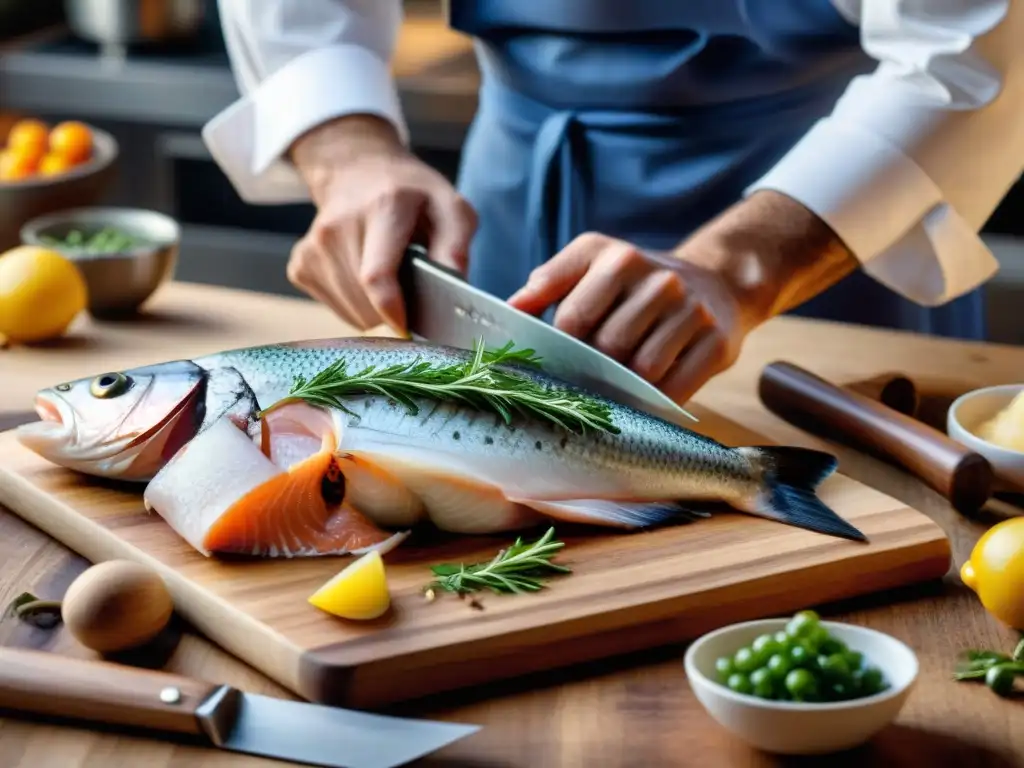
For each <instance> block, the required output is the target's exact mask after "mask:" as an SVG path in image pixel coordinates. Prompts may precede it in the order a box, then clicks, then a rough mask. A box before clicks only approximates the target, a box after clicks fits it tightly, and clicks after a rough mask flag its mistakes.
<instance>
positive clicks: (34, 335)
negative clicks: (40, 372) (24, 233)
mask: <svg viewBox="0 0 1024 768" xmlns="http://www.w3.org/2000/svg"><path fill="white" fill-rule="evenodd" d="M87 300H88V288H87V287H86V283H85V279H84V278H83V277H82V273H81V272H80V271H79V270H78V267H76V266H75V265H74V264H73V263H72V262H71V261H70V260H69V259H67V258H65V257H64V256H62V255H61V254H59V253H57V252H56V251H51V250H49V249H47V248H39V247H36V246H32V245H23V246H20V247H18V248H13V249H11V250H9V251H7V252H6V253H3V254H0V335H2V336H6V337H7V338H8V339H9V340H10V341H12V342H28V343H31V342H36V341H45V340H47V339H52V338H55V337H57V336H61V335H63V334H64V332H65V331H66V330H67V328H68V326H69V325H71V321H72V320H74V319H75V317H77V316H78V314H79V313H80V312H81V311H82V310H83V309H85V306H86V303H87Z"/></svg>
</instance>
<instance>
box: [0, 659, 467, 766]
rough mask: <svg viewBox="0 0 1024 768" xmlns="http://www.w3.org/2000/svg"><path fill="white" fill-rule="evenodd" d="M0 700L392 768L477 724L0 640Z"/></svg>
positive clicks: (320, 761) (303, 758)
mask: <svg viewBox="0 0 1024 768" xmlns="http://www.w3.org/2000/svg"><path fill="white" fill-rule="evenodd" d="M0 709H4V710H8V711H10V712H13V713H32V714H36V715H43V716H50V717H60V718H67V719H71V720H77V721H83V722H93V723H103V724H106V725H113V726H122V727H135V728H145V729H149V730H153V731H158V732H163V733H167V734H178V735H186V736H192V737H200V738H201V740H202V741H203V742H205V743H206V744H207V745H208V746H211V747H218V748H221V749H225V750H228V751H232V752H241V753H245V754H249V755H258V756H260V757H269V758H274V759H278V760H289V761H292V762H296V763H304V764H308V765H319V766H327V768H392V767H393V766H398V765H404V764H406V763H408V762H411V761H412V760H415V759H417V758H420V757H423V756H424V755H426V754H429V753H431V752H434V751H436V750H438V749H440V748H442V747H445V746H447V745H449V744H451V743H452V742H455V741H457V740H459V739H461V738H463V737H465V736H468V735H470V734H472V733H475V732H476V731H478V730H479V726H475V725H463V724H459V723H447V722H437V721H429V720H413V719H407V718H399V717H389V716H384V715H376V714H372V713H367V712H358V711H354V710H346V709H340V708H336V707H327V706H323V705H320V704H311V703H308V702H301V701H288V700H286V699H278V698H274V697H271V696H262V695H259V694H254V693H248V692H245V691H242V690H239V689H237V688H233V687H231V686H229V685H218V684H214V683H209V682H205V681H202V680H196V679H193V678H189V677H182V676H180V675H174V674H170V673H168V672H161V671H153V670H148V669H139V668H136V667H129V666H125V665H122V664H115V663H112V662H108V661H88V660H85V659H75V658H70V657H67V656H59V655H57V654H54V653H47V652H44V651H29V650H23V649H15V648H0Z"/></svg>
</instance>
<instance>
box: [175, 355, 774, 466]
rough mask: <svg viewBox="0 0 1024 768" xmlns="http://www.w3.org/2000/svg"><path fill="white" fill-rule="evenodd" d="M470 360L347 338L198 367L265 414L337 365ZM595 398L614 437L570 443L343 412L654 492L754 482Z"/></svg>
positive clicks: (454, 413) (701, 446)
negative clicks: (215, 373) (228, 382)
mask: <svg viewBox="0 0 1024 768" xmlns="http://www.w3.org/2000/svg"><path fill="white" fill-rule="evenodd" d="M470 354H471V353H469V352H467V351H465V350H457V349H451V348H448V347H441V346H431V345H425V344H420V343H417V342H410V341H404V340H396V339H377V338H353V339H332V340H328V341H322V342H307V343H298V344H295V345H269V346H263V347H251V348H247V349H240V350H233V351H228V352H223V353H219V354H215V355H210V356H207V357H204V358H201V359H197V360H195V362H196V364H198V365H200V366H202V367H204V368H207V369H215V368H218V367H231V368H234V369H236V370H237V371H238V372H239V373H240V374H241V375H242V376H243V377H244V378H245V380H246V381H247V382H248V383H249V386H250V387H251V388H252V390H253V391H254V393H255V395H256V398H257V400H258V402H259V405H260V406H261V407H266V406H267V405H269V404H270V403H272V402H274V401H276V400H278V399H280V398H283V397H286V396H287V395H288V392H289V390H290V389H291V387H292V385H293V383H294V380H295V378H296V377H297V376H302V377H304V378H306V379H309V378H311V377H313V376H315V375H316V374H317V373H319V372H320V371H321V370H323V369H324V368H326V367H327V366H329V365H331V364H332V363H334V362H336V361H337V360H338V359H340V358H344V359H345V360H346V361H347V363H346V369H347V371H348V372H349V373H356V372H358V371H361V370H363V369H364V368H366V367H369V366H379V367H386V366H391V365H395V364H398V363H406V362H410V361H411V360H413V359H415V358H417V357H418V358H420V359H422V360H425V361H428V362H433V363H437V364H440V365H451V364H456V363H461V362H464V361H465V360H466V359H467V358H468V357H469V356H470ZM520 370H521V371H522V373H524V374H525V375H527V376H529V377H530V378H533V379H535V380H537V381H539V382H541V383H546V384H550V383H552V382H555V380H554V379H552V378H550V377H548V376H546V375H544V374H543V373H542V372H537V371H535V370H533V369H520ZM559 383H561V382H559ZM563 386H564V385H563ZM595 397H596V398H597V399H599V400H602V401H603V402H605V403H606V404H607V405H608V406H609V407H610V408H611V411H612V421H613V423H614V424H615V425H616V426H617V427H618V428H619V430H620V433H619V434H617V435H613V434H608V433H597V432H590V433H588V434H586V435H582V436H580V435H567V434H566V433H565V432H564V431H563V430H561V429H560V428H557V427H556V426H554V425H551V424H549V423H548V422H545V421H542V420H539V419H532V418H530V419H527V418H522V417H516V418H515V419H514V420H513V423H512V425H511V426H507V425H505V423H504V421H503V420H501V419H500V418H499V417H497V416H496V415H494V414H490V413H480V412H477V411H475V410H473V409H470V408H463V407H459V406H453V405H447V404H446V405H441V404H438V403H436V402H433V401H426V400H424V401H421V402H419V403H418V405H419V408H420V410H419V414H417V415H411V414H410V413H409V412H408V409H406V408H405V406H402V405H400V404H396V403H392V402H390V401H388V400H387V399H386V398H383V397H376V396H363V397H357V398H352V400H351V401H346V407H347V408H348V409H349V410H352V411H353V412H355V413H356V414H357V415H358V416H359V417H360V418H359V423H360V424H361V425H368V424H370V423H372V425H373V429H375V430H378V431H380V432H386V433H389V434H392V435H403V436H408V437H410V438H414V439H415V440H416V441H419V442H421V444H422V441H434V442H437V443H438V444H443V445H445V446H449V447H450V446H451V444H452V441H462V442H463V445H462V446H461V448H462V450H472V451H474V452H483V453H487V454H493V455H494V456H496V457H499V458H500V457H506V458H512V457H513V456H518V457H524V456H527V455H529V456H536V455H537V454H541V455H543V456H545V457H552V456H556V457H557V458H558V460H559V462H560V463H561V465H562V466H564V463H566V462H568V463H569V464H575V465H578V466H579V467H580V468H581V469H583V468H584V467H585V468H587V470H588V471H591V472H593V471H594V470H606V471H611V472H626V473H628V474H630V475H635V476H636V480H637V481H640V480H641V479H643V481H644V482H654V483H656V484H661V483H666V482H669V478H670V477H671V476H675V478H676V485H677V484H678V478H679V476H680V475H689V476H691V477H694V478H696V477H700V478H703V482H705V483H706V482H712V483H715V480H714V479H715V478H717V483H726V484H730V485H731V484H735V483H737V482H739V483H742V484H745V483H749V482H751V481H752V480H753V479H754V472H755V470H754V469H753V467H752V465H751V463H750V460H749V459H748V458H747V457H746V456H744V455H743V454H742V453H739V452H737V451H735V450H733V449H732V448H729V447H727V446H724V445H722V444H720V443H718V442H716V441H714V440H711V439H709V438H707V437H705V436H704V435H701V434H699V433H696V432H693V431H691V430H688V429H685V428H683V427H681V426H678V425H675V424H670V423H668V422H665V421H663V420H661V419H658V418H657V417H654V416H651V415H649V414H646V413H642V412H640V411H636V410H634V409H631V408H628V407H626V406H621V405H618V404H616V403H612V402H610V401H608V400H605V399H604V398H600V397H598V396H596V395H595ZM353 426H358V425H353ZM510 454H511V455H510ZM717 483H715V484H717Z"/></svg>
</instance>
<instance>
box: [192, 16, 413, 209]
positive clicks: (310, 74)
mask: <svg viewBox="0 0 1024 768" xmlns="http://www.w3.org/2000/svg"><path fill="white" fill-rule="evenodd" d="M218 9H219V11H220V16H221V25H222V28H223V31H224V40H225V44H226V47H227V51H228V56H229V58H230V60H231V68H232V71H233V72H234V76H235V80H236V82H237V84H238V89H239V91H240V93H241V98H239V99H238V100H237V101H236V102H234V103H233V104H231V105H230V106H228V107H227V108H226V109H225V110H224V111H222V112H221V113H219V114H218V115H216V116H215V117H214V118H213V119H212V120H211V121H210V122H209V123H207V124H206V125H205V126H204V127H203V132H202V133H203V140H204V142H205V144H206V146H207V147H208V148H209V150H210V153H211V155H212V156H213V159H214V160H215V161H216V162H217V164H218V165H219V166H220V168H221V169H222V170H223V171H224V173H225V174H226V175H227V177H228V179H229V180H230V181H231V183H232V185H233V186H234V188H235V189H236V190H237V192H238V193H239V195H240V196H241V197H242V199H243V200H246V201H247V202H250V203H287V202H298V201H302V200H308V199H309V192H308V190H307V188H306V186H305V184H304V183H303V181H302V178H301V177H300V176H299V174H298V173H297V172H296V170H295V168H294V166H293V165H292V164H291V163H290V162H289V161H288V159H287V158H286V156H285V155H286V153H287V151H288V148H289V147H290V146H291V144H292V143H293V142H294V141H295V140H296V139H297V138H299V137H300V136H301V135H302V134H304V133H305V132H306V131H308V130H309V129H311V128H313V127H315V126H317V125H319V124H321V123H323V122H325V121H327V120H331V119H334V118H336V117H340V116H342V115H346V114H372V115H377V116H379V117H382V118H384V119H386V120H389V121H390V122H391V123H392V124H393V125H394V126H395V127H396V129H397V130H398V132H399V135H400V136H401V137H402V140H403V141H408V129H407V126H406V124H405V121H404V119H403V116H402V111H401V106H400V104H399V99H398V93H397V89H396V87H395V83H394V80H393V78H392V76H391V64H390V62H391V57H392V54H393V52H394V48H395V41H396V39H397V36H398V31H399V29H400V27H401V22H402V4H401V0H220V1H219V5H218Z"/></svg>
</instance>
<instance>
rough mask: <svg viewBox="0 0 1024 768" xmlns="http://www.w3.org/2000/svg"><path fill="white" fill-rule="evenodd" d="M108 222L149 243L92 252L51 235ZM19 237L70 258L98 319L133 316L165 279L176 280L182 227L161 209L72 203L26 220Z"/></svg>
mask: <svg viewBox="0 0 1024 768" xmlns="http://www.w3.org/2000/svg"><path fill="white" fill-rule="evenodd" d="M104 227H115V228H117V229H118V230H120V231H122V232H125V233H127V234H130V235H133V236H134V237H137V238H140V239H144V240H146V241H148V242H147V244H146V245H143V246H138V247H135V248H133V249H131V250H130V251H122V252H112V253H88V252H84V251H82V250H80V249H76V248H74V247H65V246H61V245H58V246H55V245H54V244H53V243H52V242H51V241H50V240H49V238H57V239H60V240H63V239H64V238H66V237H67V236H68V234H69V233H70V232H71V231H72V230H76V229H77V230H80V231H86V232H95V231H98V230H101V229H103V228H104ZM21 241H22V243H24V244H26V245H38V246H41V247H43V248H52V249H54V250H56V251H58V252H60V253H62V254H64V255H65V256H67V257H68V258H69V259H71V260H72V261H73V262H74V263H75V264H76V265H77V266H78V268H79V269H80V270H81V272H82V275H83V276H84V277H85V282H86V285H87V286H88V290H89V303H88V311H89V314H91V315H92V316H93V317H95V318H98V319H115V318H121V317H124V316H130V315H134V314H135V313H136V312H138V310H139V309H140V308H141V307H142V305H143V304H144V303H145V302H146V301H147V300H149V298H150V297H151V296H152V295H153V294H154V293H156V290H157V289H158V288H159V287H160V286H161V285H162V284H163V283H165V282H167V281H169V280H171V279H173V277H174V272H175V269H176V268H177V265H178V249H179V247H180V244H181V227H179V226H178V223H177V222H176V221H175V220H174V219H173V218H171V217H170V216H166V215H164V214H162V213H159V212H157V211H148V210H143V209H138V208H99V207H96V208H74V209H71V210H66V211H58V212H56V213H51V214H47V215H46V216H41V217H39V218H37V219H33V220H32V221H30V222H28V223H27V224H26V225H25V226H24V227H23V228H22V230H21Z"/></svg>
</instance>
